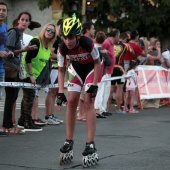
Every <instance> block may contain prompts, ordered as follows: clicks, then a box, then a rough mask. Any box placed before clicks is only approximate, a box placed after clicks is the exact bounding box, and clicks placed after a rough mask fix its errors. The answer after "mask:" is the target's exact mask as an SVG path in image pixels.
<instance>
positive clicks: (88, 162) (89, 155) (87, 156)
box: [82, 142, 99, 168]
mask: <svg viewBox="0 0 170 170" xmlns="http://www.w3.org/2000/svg"><path fill="white" fill-rule="evenodd" d="M96 151H97V150H96V148H95V143H94V142H90V143H86V147H85V150H84V152H83V153H82V155H83V158H82V166H83V167H84V168H86V167H89V166H92V165H96V164H98V162H99V157H98V154H97V153H96Z"/></svg>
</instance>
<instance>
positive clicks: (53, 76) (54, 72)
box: [50, 68, 58, 84]
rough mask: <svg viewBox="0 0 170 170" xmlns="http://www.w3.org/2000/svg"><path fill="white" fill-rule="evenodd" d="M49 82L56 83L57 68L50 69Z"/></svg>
mask: <svg viewBox="0 0 170 170" xmlns="http://www.w3.org/2000/svg"><path fill="white" fill-rule="evenodd" d="M50 83H51V84H56V83H58V69H54V68H52V69H51V72H50Z"/></svg>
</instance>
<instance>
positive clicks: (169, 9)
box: [39, 0, 170, 38]
mask: <svg viewBox="0 0 170 170" xmlns="http://www.w3.org/2000/svg"><path fill="white" fill-rule="evenodd" d="M56 1H60V2H63V3H62V5H63V14H67V13H68V10H69V9H68V3H69V2H70V1H72V0H63V1H62V0H56ZM78 1H79V2H80V7H81V6H82V4H81V3H82V2H81V0H78ZM51 3H52V0H39V8H40V10H43V9H45V8H47V7H49V6H50V5H51ZM94 6H95V10H94V12H92V13H89V14H88V15H87V21H90V20H91V19H96V22H95V27H96V28H97V29H100V30H101V29H102V30H106V29H107V28H108V27H114V28H118V29H120V30H121V31H126V30H132V29H137V30H138V31H139V32H140V34H141V35H143V36H151V35H156V36H159V37H162V38H163V37H167V35H169V34H170V22H169V20H170V15H169V14H170V3H169V0H114V1H113V0H97V2H96V3H95V4H94ZM80 14H81V9H80ZM108 16H112V20H110V19H109V17H108ZM80 19H81V16H80Z"/></svg>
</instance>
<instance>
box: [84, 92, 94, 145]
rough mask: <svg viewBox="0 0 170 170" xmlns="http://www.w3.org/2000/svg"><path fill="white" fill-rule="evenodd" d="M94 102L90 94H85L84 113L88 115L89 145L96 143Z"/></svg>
mask: <svg viewBox="0 0 170 170" xmlns="http://www.w3.org/2000/svg"><path fill="white" fill-rule="evenodd" d="M94 100H95V99H94V98H91V95H90V93H86V94H85V100H84V112H85V113H86V128H87V143H89V142H92V141H94V135H95V132H96V114H95V109H94Z"/></svg>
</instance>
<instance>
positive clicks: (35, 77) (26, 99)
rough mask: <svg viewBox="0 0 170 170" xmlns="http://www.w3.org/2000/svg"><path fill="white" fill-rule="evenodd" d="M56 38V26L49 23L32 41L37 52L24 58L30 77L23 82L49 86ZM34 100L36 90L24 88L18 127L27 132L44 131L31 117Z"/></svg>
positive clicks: (29, 53) (30, 53)
mask: <svg viewBox="0 0 170 170" xmlns="http://www.w3.org/2000/svg"><path fill="white" fill-rule="evenodd" d="M55 38H56V30H55V25H54V24H51V23H49V24H46V25H45V26H44V27H43V29H42V30H41V32H40V34H39V35H38V36H36V37H34V38H33V39H32V40H31V42H30V44H31V45H36V46H37V50H34V51H29V52H26V53H24V56H23V57H22V63H23V64H24V67H25V69H26V71H27V74H28V77H27V78H26V79H24V80H23V81H24V82H27V83H32V84H36V83H37V84H42V85H47V84H49V59H50V54H51V49H52V45H53V43H54V40H55ZM37 63H39V64H37ZM34 98H35V90H34V89H26V88H23V98H22V102H21V116H20V118H19V120H18V126H19V127H21V128H24V130H25V131H33V132H35V131H42V129H41V128H40V127H38V126H36V125H35V124H34V122H33V120H32V117H31V111H32V106H33V100H34Z"/></svg>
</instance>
